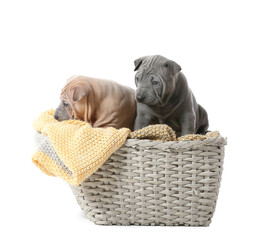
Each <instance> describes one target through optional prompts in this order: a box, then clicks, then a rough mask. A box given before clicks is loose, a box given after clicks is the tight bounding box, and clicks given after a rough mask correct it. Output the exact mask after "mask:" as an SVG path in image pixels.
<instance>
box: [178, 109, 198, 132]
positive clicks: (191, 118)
mask: <svg viewBox="0 0 271 240" xmlns="http://www.w3.org/2000/svg"><path fill="white" fill-rule="evenodd" d="M181 121H182V122H181V125H182V134H181V136H184V135H187V134H193V133H195V131H196V116H195V114H193V113H185V114H183V116H182V118H181Z"/></svg>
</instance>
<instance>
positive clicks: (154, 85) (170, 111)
mask: <svg viewBox="0 0 271 240" xmlns="http://www.w3.org/2000/svg"><path fill="white" fill-rule="evenodd" d="M134 63H135V71H137V73H136V75H135V83H136V87H137V89H136V100H137V117H136V120H135V126H134V129H135V130H137V129H141V128H143V127H146V126H148V125H151V124H167V125H169V126H170V127H171V128H172V129H173V130H174V131H175V132H176V134H177V136H182V135H186V134H192V133H197V134H205V133H206V131H207V129H208V126H209V123H208V116H207V112H206V111H205V109H204V108H203V107H202V106H200V105H199V104H198V103H197V102H196V99H195V97H194V95H193V93H192V91H191V90H190V88H189V87H188V84H187V80H186V78H185V76H184V75H183V73H181V72H180V70H181V67H180V66H179V65H178V64H177V63H176V62H174V61H172V60H169V59H167V58H165V57H162V56H159V55H154V56H146V57H141V58H139V59H137V60H135V62H134Z"/></svg>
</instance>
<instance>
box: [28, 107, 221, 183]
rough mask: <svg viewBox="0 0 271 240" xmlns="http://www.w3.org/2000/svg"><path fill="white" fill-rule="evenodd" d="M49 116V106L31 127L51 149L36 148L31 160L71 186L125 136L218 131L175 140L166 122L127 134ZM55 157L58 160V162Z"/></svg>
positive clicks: (166, 137) (163, 137)
mask: <svg viewBox="0 0 271 240" xmlns="http://www.w3.org/2000/svg"><path fill="white" fill-rule="evenodd" d="M53 115H54V110H53V109H51V110H48V111H46V112H43V113H42V114H41V115H40V116H39V117H38V118H37V119H36V120H35V121H34V123H33V127H34V129H35V130H36V131H38V132H40V133H41V134H42V135H43V136H46V137H48V142H50V145H52V148H53V151H55V152H54V153H53V155H52V154H51V155H50V154H48V152H47V151H43V150H42V149H40V148H37V150H36V152H35V153H34V155H33V156H32V161H33V163H34V164H35V165H36V166H37V167H39V168H40V169H41V170H42V171H43V172H44V173H46V174H47V175H50V176H59V177H61V178H62V179H64V180H65V181H67V182H68V183H69V184H72V185H75V186H77V185H79V184H80V183H81V182H83V181H84V180H85V179H86V178H87V177H88V176H90V175H91V174H92V173H93V172H95V171H96V170H97V169H98V168H99V167H100V166H101V165H102V164H103V163H104V162H105V161H106V160H107V159H108V158H109V157H110V155H111V154H112V153H113V152H114V151H116V150H117V149H118V148H120V147H121V146H122V145H123V144H124V142H125V141H126V139H127V138H128V137H130V138H138V139H144V138H148V139H152V140H163V141H176V140H179V141H182V140H198V139H205V138H207V137H218V136H219V133H218V132H212V133H208V134H206V135H196V134H191V135H186V136H184V137H181V138H177V139H176V135H175V132H174V131H173V130H172V129H171V128H170V127H169V126H167V125H151V126H148V127H145V128H142V129H140V130H138V131H135V132H132V133H131V131H130V130H129V129H128V128H122V129H115V128H112V127H109V128H92V127H91V125H90V124H89V123H86V122H83V121H79V120H67V121H62V122H59V121H57V120H55V119H54V117H53ZM52 156H54V157H52ZM55 158H59V159H61V163H62V164H59V163H58V162H57V161H56V160H55Z"/></svg>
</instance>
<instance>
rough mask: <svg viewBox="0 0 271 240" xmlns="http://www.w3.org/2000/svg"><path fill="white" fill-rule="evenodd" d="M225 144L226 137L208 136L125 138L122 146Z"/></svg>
mask: <svg viewBox="0 0 271 240" xmlns="http://www.w3.org/2000/svg"><path fill="white" fill-rule="evenodd" d="M225 145H227V138H225V137H222V136H219V137H209V138H206V139H201V140H194V141H191V140H183V141H161V140H160V141H158V140H150V139H132V138H127V139H126V141H125V143H124V144H123V146H126V147H132V148H136V147H143V148H147V149H161V150H166V149H176V150H177V149H183V148H185V149H187V148H197V147H203V146H220V147H223V146H225Z"/></svg>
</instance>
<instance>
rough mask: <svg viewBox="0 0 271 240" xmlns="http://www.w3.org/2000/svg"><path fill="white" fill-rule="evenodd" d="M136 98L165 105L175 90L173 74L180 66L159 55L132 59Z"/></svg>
mask: <svg viewBox="0 0 271 240" xmlns="http://www.w3.org/2000/svg"><path fill="white" fill-rule="evenodd" d="M134 64H135V71H137V73H136V75H135V84H136V87H137V89H136V100H137V101H138V102H141V103H144V104H146V105H156V106H163V105H165V104H166V103H167V102H168V100H169V98H170V97H171V96H172V94H173V92H174V90H175V75H176V74H177V73H178V72H179V71H180V70H181V67H180V66H179V65H178V64H177V63H176V62H174V61H171V60H169V59H167V58H165V57H162V56H160V55H154V56H146V57H141V58H139V59H136V60H135V61H134Z"/></svg>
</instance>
